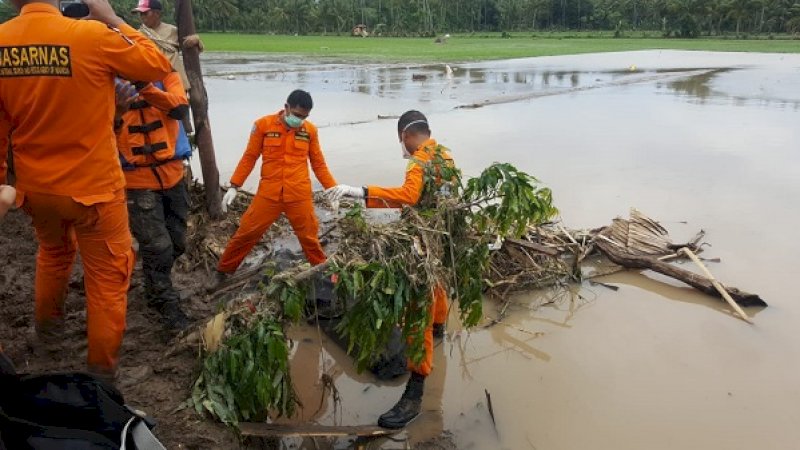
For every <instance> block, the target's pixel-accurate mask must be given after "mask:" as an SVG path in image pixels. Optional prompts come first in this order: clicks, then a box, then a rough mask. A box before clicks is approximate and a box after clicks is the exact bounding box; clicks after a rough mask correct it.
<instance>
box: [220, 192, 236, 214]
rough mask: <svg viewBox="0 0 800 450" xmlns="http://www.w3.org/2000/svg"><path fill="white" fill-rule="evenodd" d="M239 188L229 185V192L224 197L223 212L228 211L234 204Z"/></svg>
mask: <svg viewBox="0 0 800 450" xmlns="http://www.w3.org/2000/svg"><path fill="white" fill-rule="evenodd" d="M237 192H238V190H237V189H236V188H235V187H229V188H228V192H226V193H225V195H224V196H223V197H222V212H228V206H231V205H232V204H233V200H234V199H235V198H236V193H237Z"/></svg>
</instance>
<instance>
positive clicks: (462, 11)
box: [0, 0, 800, 38]
mask: <svg viewBox="0 0 800 450" xmlns="http://www.w3.org/2000/svg"><path fill="white" fill-rule="evenodd" d="M111 3H112V4H113V5H114V7H115V9H117V11H118V12H120V13H122V14H124V15H126V16H127V17H126V19H129V21H131V20H132V21H133V22H136V18H134V17H131V14H130V12H129V11H130V9H131V8H132V7H133V6H134V4H135V1H124V0H111ZM163 3H164V6H165V11H164V15H165V17H166V18H167V20H168V21H169V18H171V17H172V8H173V7H174V3H173V2H172V1H169V0H167V1H164V2H163ZM193 5H194V13H195V20H196V25H197V28H198V29H199V30H200V31H222V32H248V33H275V34H309V33H327V34H349V33H350V31H351V29H352V28H353V27H354V26H355V25H357V24H364V25H366V26H367V29H368V30H369V32H370V33H371V34H373V35H381V36H434V35H437V34H442V33H456V32H547V31H569V30H578V31H601V30H612V31H614V34H615V36H624V35H625V33H627V32H633V31H637V30H645V31H651V32H656V33H660V34H661V35H663V36H665V37H685V38H691V37H700V36H725V35H728V36H733V37H747V36H749V35H760V34H773V33H790V34H798V33H800V2H798V1H797V0H193ZM13 14H14V13H13V10H11V8H10V6H9V5H8V2H2V3H0V21H1V20H6V19H7V18H8V17H11V16H13Z"/></svg>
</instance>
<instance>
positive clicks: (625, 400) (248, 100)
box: [195, 51, 800, 450]
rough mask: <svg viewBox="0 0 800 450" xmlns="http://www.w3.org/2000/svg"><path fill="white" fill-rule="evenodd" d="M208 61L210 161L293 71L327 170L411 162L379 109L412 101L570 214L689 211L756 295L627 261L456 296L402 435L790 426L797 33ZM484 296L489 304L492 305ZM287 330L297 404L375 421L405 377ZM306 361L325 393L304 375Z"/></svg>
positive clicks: (700, 438) (735, 444) (655, 437)
mask: <svg viewBox="0 0 800 450" xmlns="http://www.w3.org/2000/svg"><path fill="white" fill-rule="evenodd" d="M270 58H271V57H270ZM205 69H206V71H207V75H208V76H209V77H208V78H207V80H206V82H207V88H208V92H209V100H210V105H211V109H210V114H211V120H212V130H213V133H214V137H215V142H216V149H217V152H218V156H217V159H218V163H219V166H220V172H221V175H222V177H223V180H225V181H226V180H227V179H228V177H229V176H230V174H231V173H232V172H233V169H234V168H235V166H236V163H237V162H238V159H239V157H240V155H241V153H242V151H243V150H244V146H245V144H246V140H247V137H248V133H249V130H250V128H251V125H252V122H253V121H254V120H255V119H256V118H257V117H259V116H261V115H265V114H268V113H272V112H274V111H276V110H278V109H280V108H281V107H282V106H283V103H284V100H285V98H286V96H287V95H288V93H289V92H290V91H291V90H292V89H294V88H302V89H306V90H308V91H310V92H311V93H312V95H313V96H314V101H315V107H314V109H313V112H312V116H311V120H312V121H313V122H315V123H316V124H317V125H318V126H319V127H320V138H321V143H322V147H323V151H324V152H325V156H326V159H327V161H328V165H329V167H330V168H331V171H332V173H333V174H334V176H335V177H336V179H337V180H338V181H339V182H341V183H347V184H352V185H362V184H368V183H374V184H383V185H398V184H400V183H401V182H402V179H403V170H404V167H405V162H404V161H403V160H402V159H401V158H400V152H399V149H398V145H397V137H396V132H395V120H394V119H392V117H395V116H397V115H399V114H401V113H402V112H404V111H406V110H408V109H419V110H421V111H422V112H424V113H426V114H427V115H428V118H429V120H430V123H431V127H432V129H433V133H434V136H435V137H436V138H437V139H438V140H439V141H440V142H441V143H443V144H444V145H447V146H448V147H450V148H451V149H452V150H453V155H454V157H455V159H456V162H457V163H458V164H459V165H460V166H461V168H462V169H463V170H464V172H465V173H466V174H477V173H478V172H479V171H480V170H481V169H482V168H483V167H485V166H487V165H488V164H490V163H491V162H493V161H505V162H510V163H513V164H515V165H516V166H518V167H519V168H521V169H523V170H525V171H527V172H529V173H531V174H533V175H535V176H536V177H538V178H539V179H540V180H541V181H542V182H543V183H544V184H546V185H548V186H550V187H551V188H552V189H553V192H554V200H555V203H556V205H557V206H558V207H559V209H560V210H561V215H562V217H563V219H564V222H565V224H566V225H567V226H570V227H573V228H580V227H587V228H588V227H598V226H603V225H606V224H608V223H610V221H611V219H612V218H613V217H615V216H617V215H626V214H627V211H628V208H629V207H632V206H634V207H637V208H639V209H641V210H643V211H644V212H645V213H647V214H649V215H650V216H652V217H654V218H657V219H660V220H661V221H662V223H663V224H664V225H665V226H666V227H667V228H668V229H669V230H670V232H671V234H672V235H673V238H674V239H675V240H676V241H682V240H685V239H687V238H689V237H691V236H693V235H694V233H695V232H696V231H697V230H699V229H701V228H702V229H704V230H706V232H707V240H708V241H709V242H710V243H711V244H712V246H711V247H708V248H706V249H705V256H706V257H710V258H720V259H721V263H719V264H711V265H710V269H711V270H712V272H714V274H715V275H716V276H717V277H718V278H719V279H720V280H721V281H723V282H726V283H729V284H731V285H734V286H738V287H740V288H742V289H745V290H748V291H751V292H755V293H758V294H760V295H761V296H762V298H764V299H765V300H766V301H767V302H768V303H769V304H770V307H769V308H766V309H764V310H761V311H748V313H750V314H751V315H753V316H754V320H755V325H752V326H751V325H748V324H746V323H744V322H742V321H741V320H737V319H735V318H733V317H731V315H730V312H729V311H728V308H727V306H726V305H724V304H723V303H721V302H719V301H717V300H715V299H711V298H709V297H707V296H705V295H702V294H699V293H697V292H695V291H693V290H692V289H690V288H688V287H686V286H683V285H681V284H680V283H678V282H674V281H671V280H668V279H666V278H663V277H661V276H659V275H656V274H653V273H649V272H646V273H642V274H639V273H636V272H625V273H621V274H617V275H611V276H608V277H606V278H604V279H603V281H604V282H605V283H608V284H610V285H614V286H618V287H619V290H617V291H613V290H610V289H607V288H605V287H603V286H600V285H589V284H587V285H584V286H582V287H579V288H577V289H576V290H575V291H574V292H572V293H571V295H565V296H563V298H561V299H560V300H559V301H558V302H556V303H555V304H552V305H549V306H544V307H541V308H534V307H533V306H534V305H537V304H541V303H542V302H543V301H545V299H547V297H548V296H550V295H552V293H549V292H541V293H533V294H530V295H525V296H521V297H519V298H517V299H515V301H514V302H513V304H512V306H511V309H512V310H513V312H512V314H511V315H510V316H509V317H508V318H506V319H505V320H504V321H503V322H502V323H500V324H498V325H495V326H493V327H491V328H478V329H475V330H473V331H472V332H471V333H466V332H464V331H462V330H460V328H459V326H458V324H457V323H456V322H457V319H456V318H455V317H451V320H450V324H449V332H448V336H447V338H446V339H445V341H444V342H442V343H441V344H439V345H438V346H437V348H436V355H435V369H434V372H433V374H432V375H431V377H430V378H429V381H428V382H427V383H426V395H425V400H424V404H423V408H424V414H423V415H422V416H420V417H419V418H418V419H417V420H416V421H415V422H414V423H413V424H412V425H411V426H409V428H408V429H407V431H406V433H405V434H403V435H401V436H399V437H398V440H401V441H402V440H404V439H407V440H409V441H410V442H412V443H413V442H420V441H424V440H427V439H429V438H432V437H436V436H440V435H441V434H442V433H443V432H448V433H449V436H450V438H451V439H452V441H453V442H454V443H455V446H456V447H457V448H463V449H515V450H516V449H539V450H559V449H589V448H591V449H615V450H619V449H643V448H646V449H676V448H685V449H694V448H697V449H700V448H702V449H756V448H758V449H794V448H800V427H798V426H797V424H798V423H800V383H798V382H797V374H798V372H800V332H798V324H800V305H799V304H798V301H799V300H800V299H798V295H797V293H796V287H795V286H794V281H792V280H794V277H795V276H797V271H798V267H799V266H798V263H797V255H798V253H799V252H800V244H798V241H797V239H796V237H795V236H794V233H795V231H796V230H795V228H796V226H797V225H798V224H800V208H798V207H797V202H798V199H800V177H798V174H799V173H800V126H798V123H800V55H779V54H774V55H773V54H769V55H767V54H745V53H741V54H737V53H706V52H677V51H644V52H628V53H611V54H595V55H582V56H563V57H546V58H535V59H519V60H509V61H494V62H485V63H470V64H451V65H450V69H449V70H448V68H447V67H446V66H445V65H444V64H437V65H424V66H413V65H405V64H403V65H400V64H396V65H379V64H349V63H342V62H336V61H308V60H301V59H297V60H291V59H286V60H273V59H267V58H266V57H261V56H258V55H246V56H242V55H221V54H215V55H206V56H205ZM387 117H388V118H387ZM195 173H199V168H198V169H196V171H195ZM254 173H256V171H254ZM256 184H257V178H256V177H255V176H253V177H251V178H250V179H249V180H248V184H247V187H249V188H255V186H256ZM687 266H688V265H687ZM496 315H497V313H496V311H495V310H494V309H493V308H492V307H491V305H489V307H487V310H486V316H487V319H491V318H492V317H495V316H496ZM293 334H294V337H295V339H296V343H297V344H298V345H297V346H296V350H295V357H294V362H293V364H294V366H295V368H296V370H295V373H296V375H295V381H296V382H297V384H298V389H299V390H300V391H301V395H302V397H303V399H304V403H305V405H306V407H305V409H304V410H303V413H302V415H303V417H301V419H302V420H313V421H316V422H317V423H321V424H334V423H337V424H345V425H355V424H372V423H374V422H375V421H376V420H377V417H378V416H379V415H380V414H381V413H383V412H384V411H386V410H387V409H388V408H389V407H390V406H391V405H392V404H393V403H394V402H395V401H396V399H397V398H398V397H399V395H400V393H401V392H402V389H403V386H402V382H400V381H398V382H396V383H391V384H380V383H378V382H376V381H375V380H374V378H373V377H372V376H371V375H369V374H357V373H356V372H355V370H354V368H353V366H352V364H351V361H350V360H349V359H348V358H347V356H346V355H344V353H343V352H342V350H341V349H339V348H338V347H336V346H335V345H334V344H333V343H331V342H329V340H328V339H326V338H323V339H322V340H323V342H322V343H320V339H319V335H318V333H317V330H316V329H315V328H312V327H298V328H297V329H296V330H294V331H293ZM322 373H327V374H328V375H330V376H331V378H332V379H333V382H334V385H335V386H336V388H337V390H338V395H339V397H340V399H341V402H340V403H339V404H337V403H336V402H334V401H333V398H332V397H331V396H330V393H329V392H324V391H323V389H322V387H321V386H319V385H318V380H319V379H320V376H321V374H322ZM323 392H324V395H323ZM487 393H488V394H489V395H490V396H491V402H492V409H493V412H494V417H495V421H496V427H495V426H494V425H493V423H492V418H491V417H490V414H489V411H488V405H487ZM321 397H322V400H321ZM286 445H290V446H302V445H304V443H302V442H300V441H290V442H288V443H286ZM348 445H350V444H349V443H348V442H345V441H342V442H339V443H337V446H342V447H344V448H346V447H347V446H348ZM381 445H382V446H383V447H382V448H404V447H403V446H404V445H405V444H404V443H401V442H396V441H386V442H383V443H382V444H381ZM311 448H313V446H311ZM373 448H374V447H373Z"/></svg>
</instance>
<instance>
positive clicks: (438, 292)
mask: <svg viewBox="0 0 800 450" xmlns="http://www.w3.org/2000/svg"><path fill="white" fill-rule="evenodd" d="M436 148H437V144H436V140H434V139H428V140H427V141H425V142H423V143H422V144H421V145H420V146H419V147H417V150H416V151H415V152H414V154H413V156H412V157H411V161H409V163H408V167H407V168H406V178H405V181H404V182H403V185H402V186H400V187H395V188H385V187H380V186H367V198H366V205H367V208H400V207H402V206H404V205H412V206H413V205H416V204H417V203H418V202H419V200H420V196H421V195H422V189H423V187H424V184H425V180H424V175H425V170H424V165H425V164H427V163H428V162H430V161H431V160H432V159H433V158H434V156H436V153H435V149H436ZM440 148H441V149H442V158H444V159H445V160H446V161H447V162H448V163H450V164H452V163H453V157H452V156H451V155H450V152H449V151H448V150H447V149H446V148H444V147H440ZM432 295H433V301H432V302H431V315H432V316H433V322H431V323H429V324H428V326H427V327H426V328H425V358H424V359H423V360H422V362H421V363H420V364H414V363H413V362H411V361H410V360H409V361H408V368H409V369H410V370H411V371H413V372H417V373H419V374H422V375H425V376H427V375H429V374H430V373H431V370H432V369H433V324H434V323H437V324H443V323H445V321H446V320H447V292H445V289H444V287H443V286H441V285H438V286H435V287H434V288H433V292H432Z"/></svg>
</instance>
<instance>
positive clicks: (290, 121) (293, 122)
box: [283, 113, 303, 128]
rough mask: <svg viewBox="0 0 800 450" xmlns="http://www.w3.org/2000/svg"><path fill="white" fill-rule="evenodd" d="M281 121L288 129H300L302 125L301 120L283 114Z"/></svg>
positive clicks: (291, 115)
mask: <svg viewBox="0 0 800 450" xmlns="http://www.w3.org/2000/svg"><path fill="white" fill-rule="evenodd" d="M283 120H284V121H285V122H286V125H288V126H289V128H300V125H302V124H303V119H301V118H299V117H297V116H295V115H293V114H288V113H287V114H285V115H284V116H283Z"/></svg>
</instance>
